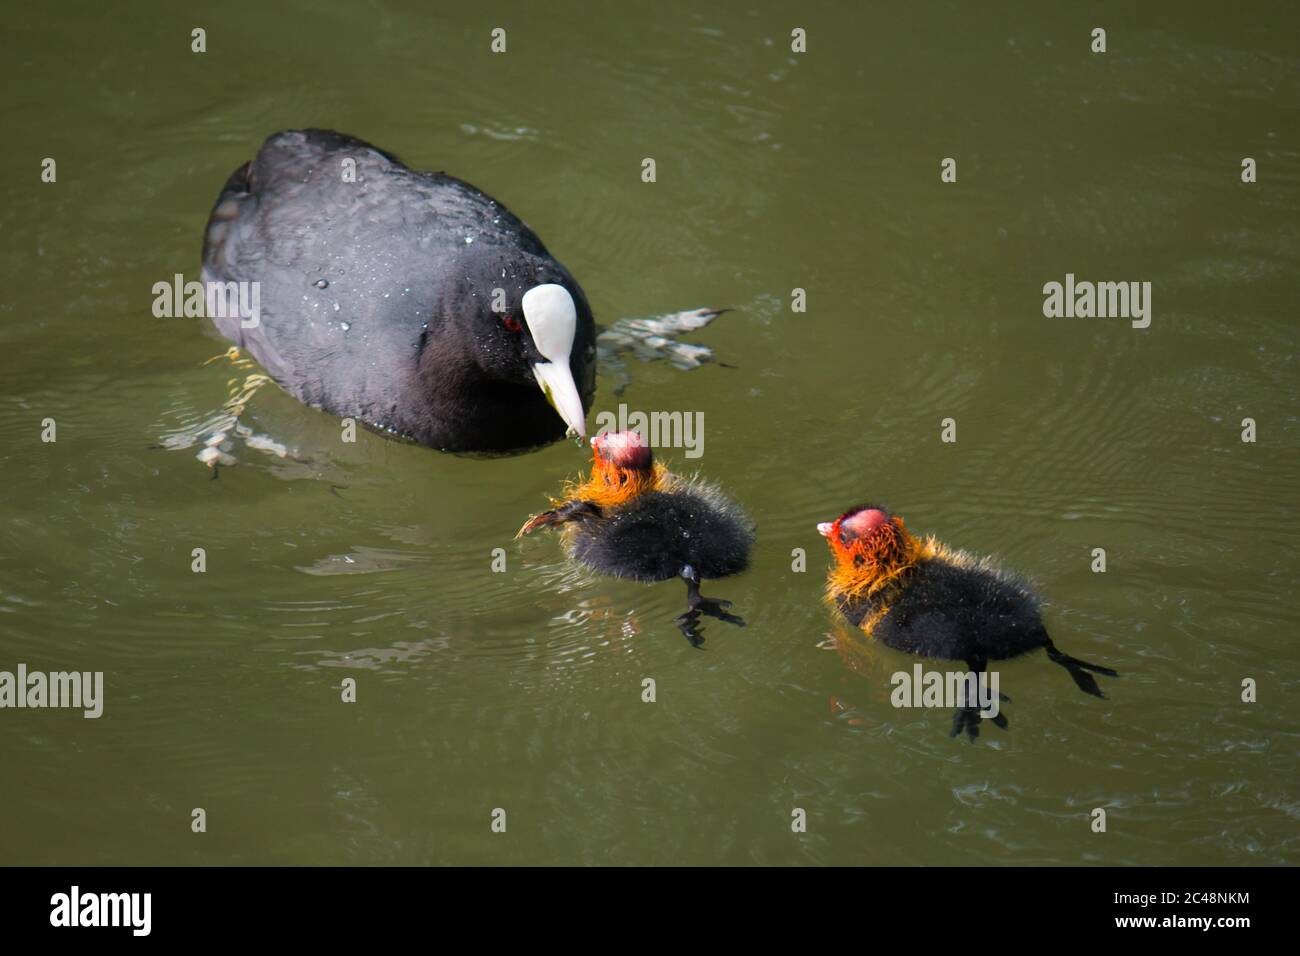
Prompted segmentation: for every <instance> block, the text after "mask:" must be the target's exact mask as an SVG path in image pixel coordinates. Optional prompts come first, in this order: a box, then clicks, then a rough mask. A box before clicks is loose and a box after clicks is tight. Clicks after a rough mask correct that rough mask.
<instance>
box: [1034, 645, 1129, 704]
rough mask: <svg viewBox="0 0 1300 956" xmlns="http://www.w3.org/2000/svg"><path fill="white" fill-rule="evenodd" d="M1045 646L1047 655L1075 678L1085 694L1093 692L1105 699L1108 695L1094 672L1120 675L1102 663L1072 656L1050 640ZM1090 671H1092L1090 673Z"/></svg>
mask: <svg viewBox="0 0 1300 956" xmlns="http://www.w3.org/2000/svg"><path fill="white" fill-rule="evenodd" d="M1043 646H1044V647H1045V648H1046V649H1047V656H1048V657H1049V658H1050V659H1051V660H1053V661H1054V662H1056V663H1057V664H1060V665H1061V666H1062V667H1064V668H1065V669H1066V670H1067V671H1069V672H1070V676H1071V677H1073V678H1074V683H1075V686H1077V687H1078V688H1079V690H1081V691H1083V692H1084V693H1085V694H1091V695H1092V696H1093V697H1100V698H1102V699H1103V700H1104V699H1105V697H1106V695H1105V694H1103V693H1102V692H1101V688H1100V687H1098V686H1097V680H1096V678H1095V677H1093V676H1092V674H1101V675H1102V676H1104V677H1118V676H1119V672H1118V671H1114V670H1111V669H1110V668H1109V667H1102V666H1101V665H1100V664H1090V663H1088V662H1087V661H1081V660H1079V658H1077V657H1071V656H1070V655H1069V654H1065V653H1063V652H1061V651H1059V650H1057V649H1056V645H1055V644H1053V643H1052V642H1051V641H1050V640H1048V641H1045V642H1044V644H1043ZM1088 671H1092V674H1089V673H1088Z"/></svg>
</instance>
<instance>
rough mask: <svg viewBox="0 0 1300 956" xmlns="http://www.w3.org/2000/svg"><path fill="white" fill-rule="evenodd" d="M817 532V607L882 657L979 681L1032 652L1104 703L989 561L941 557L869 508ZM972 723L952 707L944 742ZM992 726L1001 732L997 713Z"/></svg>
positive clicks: (974, 716) (1101, 670) (1014, 584)
mask: <svg viewBox="0 0 1300 956" xmlns="http://www.w3.org/2000/svg"><path fill="white" fill-rule="evenodd" d="M817 530H818V531H819V532H821V534H822V535H823V536H825V538H826V540H827V543H828V544H829V545H830V549H831V554H832V555H833V556H834V558H835V563H834V564H833V565H832V566H831V569H830V574H829V577H828V578H827V582H826V597H827V600H829V601H830V603H831V604H833V605H834V606H835V607H836V608H837V609H838V610H839V611H840V612H841V613H842V614H843V615H844V616H845V617H846V618H847V619H848V621H849V623H850V624H853V625H854V626H855V627H858V628H861V629H862V630H863V631H865V632H866V633H867V634H868V635H869V636H871V637H874V638H875V639H877V640H879V641H880V642H882V643H883V644H886V645H888V646H889V647H892V648H895V649H897V650H900V651H907V652H908V653H911V654H917V655H919V656H921V657H932V658H938V659H941V660H951V661H962V662H964V663H965V664H966V666H967V667H968V668H969V669H970V671H971V672H972V673H975V674H976V675H979V674H983V673H984V672H985V670H986V669H987V667H988V662H989V661H998V660H1006V659H1008V658H1012V657H1019V656H1020V655H1021V654H1027V653H1029V652H1030V651H1035V650H1038V649H1040V648H1041V649H1043V650H1045V651H1046V652H1047V656H1048V659H1049V660H1052V661H1053V662H1055V663H1057V664H1060V665H1061V666H1062V667H1064V668H1065V669H1066V671H1068V672H1069V674H1070V677H1071V678H1073V680H1074V683H1075V684H1076V685H1077V686H1078V688H1079V689H1080V690H1081V691H1083V692H1084V693H1086V694H1091V695H1092V696H1094V697H1105V696H1106V695H1105V694H1103V693H1102V692H1101V688H1100V687H1098V686H1097V681H1096V679H1095V678H1094V677H1093V676H1092V674H1104V675H1105V676H1107V677H1118V676H1119V674H1117V673H1116V672H1115V671H1113V670H1111V669H1110V668H1109V667H1102V666H1100V665H1098V664H1090V663H1088V662H1087V661H1081V660H1079V659H1078V658H1076V657H1071V656H1069V655H1068V654H1063V653H1062V652H1061V651H1059V650H1057V648H1056V645H1055V644H1053V643H1052V640H1051V638H1050V637H1048V636H1047V629H1046V627H1044V626H1043V619H1042V616H1041V614H1040V611H1039V599H1038V595H1037V594H1036V593H1035V592H1034V589H1033V588H1032V587H1031V586H1030V585H1029V583H1028V582H1026V581H1024V580H1023V579H1021V578H1020V577H1018V576H1016V575H1014V574H1012V573H1010V572H1008V571H1005V570H1003V569H1002V568H1000V567H998V566H997V564H995V563H994V562H993V561H992V560H991V559H989V558H979V557H975V556H973V555H970V554H967V553H966V552H964V551H957V550H954V549H952V548H948V547H946V546H945V545H943V544H940V543H939V542H938V541H936V540H935V539H934V538H933V537H930V538H925V539H924V540H922V539H918V538H915V537H913V536H912V535H911V533H909V532H908V531H907V529H906V528H905V527H904V526H903V519H902V518H900V517H898V516H896V515H893V514H890V513H889V511H888V510H886V509H885V508H883V507H881V506H879V505H861V506H859V507H856V508H851V509H850V510H848V511H846V512H845V513H844V514H842V515H840V517H839V518H837V519H836V520H835V521H833V522H832V521H826V522H823V523H821V524H819V525H818V526H817ZM1089 671H1091V672H1092V673H1089ZM963 693H964V691H963ZM1003 699H1004V700H1005V699H1006V698H1005V697H1003ZM980 719H981V715H980V708H979V707H977V706H973V705H972V703H971V702H970V701H967V700H965V699H963V700H961V701H960V702H959V704H958V707H957V712H956V713H955V714H954V715H953V724H952V734H951V735H952V736H956V735H958V734H960V733H961V732H962V731H963V730H964V731H965V732H966V734H967V736H969V737H970V739H971V740H974V739H975V738H976V737H977V736H979V724H980ZM993 722H994V723H995V724H997V725H998V726H999V727H1001V728H1003V729H1004V730H1005V729H1006V727H1007V720H1006V717H1005V716H1003V715H1002V714H1000V713H999V714H998V715H997V717H995V718H993Z"/></svg>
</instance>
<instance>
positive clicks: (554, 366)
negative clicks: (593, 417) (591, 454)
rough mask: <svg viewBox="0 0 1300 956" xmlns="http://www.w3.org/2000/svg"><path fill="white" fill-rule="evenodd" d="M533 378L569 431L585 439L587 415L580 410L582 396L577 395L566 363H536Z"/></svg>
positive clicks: (576, 388) (575, 384)
mask: <svg viewBox="0 0 1300 956" xmlns="http://www.w3.org/2000/svg"><path fill="white" fill-rule="evenodd" d="M533 376H534V377H535V378H536V379H537V384H538V386H539V387H540V388H541V390H542V392H543V393H544V394H545V395H546V400H547V401H548V402H550V403H551V407H552V408H554V409H555V410H556V411H557V412H559V413H560V417H561V418H563V419H564V423H565V424H566V425H568V426H569V431H570V432H571V433H573V434H576V435H578V436H579V437H581V438H586V437H587V414H586V412H584V411H583V410H582V396H580V395H579V394H578V385H577V383H576V382H574V380H573V373H572V372H570V371H569V366H568V363H565V364H563V365H561V364H560V363H558V362H537V363H535V364H534V365H533Z"/></svg>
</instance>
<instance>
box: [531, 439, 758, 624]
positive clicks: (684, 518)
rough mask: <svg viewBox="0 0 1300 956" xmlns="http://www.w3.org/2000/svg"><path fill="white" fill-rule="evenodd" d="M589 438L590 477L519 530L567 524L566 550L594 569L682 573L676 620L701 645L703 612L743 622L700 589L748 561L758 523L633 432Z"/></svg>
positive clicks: (651, 578)
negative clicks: (679, 472)
mask: <svg viewBox="0 0 1300 956" xmlns="http://www.w3.org/2000/svg"><path fill="white" fill-rule="evenodd" d="M591 444H592V470H591V476H590V477H589V478H588V479H587V480H586V481H584V482H581V483H575V484H570V485H569V486H568V487H567V488H566V495H565V498H564V499H563V500H561V501H557V502H556V507H555V508H553V509H551V510H550V511H546V512H543V513H542V514H540V515H536V516H534V517H532V518H530V519H529V520H528V522H527V523H525V525H524V526H523V528H521V529H520V532H519V533H520V535H525V534H530V533H532V532H533V531H535V530H537V529H538V528H541V527H546V526H549V525H562V526H563V535H564V544H565V548H566V550H567V551H568V553H569V556H570V557H571V558H572V559H573V560H574V561H576V562H578V563H580V564H583V565H585V566H587V567H589V568H591V569H593V570H595V571H599V572H601V573H603V574H608V575H611V576H613V577H617V578H628V579H630V580H634V581H645V582H655V581H667V580H669V579H670V578H676V577H680V578H681V579H682V580H684V581H685V582H686V589H687V610H686V613H684V614H682V615H681V616H680V617H679V618H678V619H677V623H678V625H679V627H680V628H681V630H682V633H683V634H684V635H685V636H686V638H687V639H688V640H689V641H690V642H691V643H692V645H694V646H696V647H698V646H699V645H700V644H702V643H703V637H702V636H701V635H700V633H699V629H698V627H697V624H698V622H699V619H700V616H701V615H705V614H706V615H709V616H711V617H716V618H718V619H719V620H723V621H728V622H730V623H733V624H738V625H742V626H743V624H744V621H743V620H742V619H741V618H739V617H737V616H736V615H734V614H729V613H727V612H726V608H728V607H730V605H731V602H730V601H722V600H715V599H712V598H707V597H704V596H703V595H702V594H700V582H701V581H702V580H704V579H712V578H723V577H728V576H730V575H733V574H739V573H740V572H742V571H744V570H745V569H746V568H748V567H749V554H750V549H751V548H752V546H753V543H754V529H753V525H752V524H751V523H750V521H749V519H748V518H747V517H746V516H745V514H744V512H743V511H741V510H740V508H739V507H738V506H736V504H735V503H733V502H732V501H731V500H730V499H728V498H727V497H726V496H725V495H723V494H722V493H721V492H720V491H718V490H717V489H716V488H714V487H713V486H712V485H709V484H707V483H705V482H702V481H698V480H687V479H683V478H680V477H678V476H676V475H673V474H671V473H669V472H668V471H667V470H666V469H665V468H664V467H663V466H662V465H660V464H658V463H656V462H655V461H654V458H653V455H652V453H651V451H650V448H649V446H648V445H646V444H645V441H644V440H643V439H642V438H641V436H640V435H639V434H637V433H636V432H618V433H613V434H607V435H598V436H596V437H595V438H593V439H592V440H591Z"/></svg>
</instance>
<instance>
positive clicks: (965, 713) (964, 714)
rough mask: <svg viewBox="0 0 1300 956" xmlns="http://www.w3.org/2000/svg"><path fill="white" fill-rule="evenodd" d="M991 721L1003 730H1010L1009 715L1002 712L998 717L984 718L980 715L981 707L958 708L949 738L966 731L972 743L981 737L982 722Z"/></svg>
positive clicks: (953, 714) (954, 714)
mask: <svg viewBox="0 0 1300 956" xmlns="http://www.w3.org/2000/svg"><path fill="white" fill-rule="evenodd" d="M981 720H991V721H993V723H994V725H995V726H997V727H1001V728H1002V729H1003V730H1006V729H1008V727H1009V726H1010V722H1009V721H1008V720H1007V715H1006V714H1003V713H1001V712H999V713H998V715H997V716H996V717H987V718H986V717H984V716H983V715H982V714H981V713H980V708H979V707H958V708H957V709H956V710H955V711H953V713H952V730H950V731H949V732H948V736H949V737H957V736H960V735H961V732H962V731H963V730H964V731H966V736H967V737H969V738H970V739H971V740H972V741H973V740H974V739H975V738H976V737H978V736H979V735H980V721H981Z"/></svg>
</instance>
